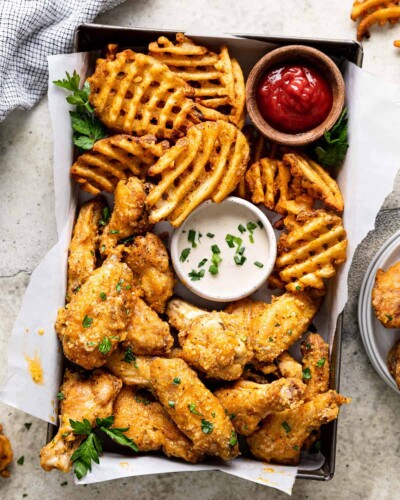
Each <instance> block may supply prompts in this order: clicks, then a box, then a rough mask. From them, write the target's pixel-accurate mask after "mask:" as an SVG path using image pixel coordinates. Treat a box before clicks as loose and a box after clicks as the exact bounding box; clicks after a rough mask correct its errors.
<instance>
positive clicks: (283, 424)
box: [282, 422, 292, 433]
mask: <svg viewBox="0 0 400 500" xmlns="http://www.w3.org/2000/svg"><path fill="white" fill-rule="evenodd" d="M282 427H283V428H284V429H285V431H286V433H289V432H290V431H291V430H292V429H291V428H290V425H289V424H288V423H287V422H282Z"/></svg>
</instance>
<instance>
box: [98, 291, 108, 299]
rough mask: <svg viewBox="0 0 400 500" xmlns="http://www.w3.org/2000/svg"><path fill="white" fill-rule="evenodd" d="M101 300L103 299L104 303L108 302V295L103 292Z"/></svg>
mask: <svg viewBox="0 0 400 500" xmlns="http://www.w3.org/2000/svg"><path fill="white" fill-rule="evenodd" d="M100 298H101V300H103V301H104V300H107V295H106V294H105V293H104V292H101V293H100Z"/></svg>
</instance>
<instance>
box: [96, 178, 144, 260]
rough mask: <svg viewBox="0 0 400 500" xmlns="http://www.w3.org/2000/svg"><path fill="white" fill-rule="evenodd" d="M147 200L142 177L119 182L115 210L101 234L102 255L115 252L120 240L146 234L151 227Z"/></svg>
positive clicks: (116, 190) (115, 195) (115, 196)
mask: <svg viewBox="0 0 400 500" xmlns="http://www.w3.org/2000/svg"><path fill="white" fill-rule="evenodd" d="M145 200H146V192H145V187H144V184H143V182H142V181H141V180H140V179H138V178H137V177H129V178H128V179H122V180H120V181H119V182H118V184H117V187H116V189H115V193H114V210H113V211H112V214H111V218H110V221H109V222H108V224H107V225H106V226H105V227H104V231H103V234H102V236H101V241H100V252H101V254H102V255H105V256H106V255H110V254H111V253H113V251H114V250H115V247H116V246H117V244H118V241H120V240H123V239H125V238H128V237H130V236H133V235H136V234H145V233H146V232H147V231H148V230H149V229H150V228H151V224H150V223H149V221H148V218H147V212H146V207H145Z"/></svg>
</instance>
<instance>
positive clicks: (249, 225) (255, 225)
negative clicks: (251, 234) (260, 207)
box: [246, 222, 257, 231]
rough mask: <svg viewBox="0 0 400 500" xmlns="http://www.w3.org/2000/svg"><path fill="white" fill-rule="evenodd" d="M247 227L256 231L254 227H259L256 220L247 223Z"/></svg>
mask: <svg viewBox="0 0 400 500" xmlns="http://www.w3.org/2000/svg"><path fill="white" fill-rule="evenodd" d="M246 227H247V229H248V230H249V231H254V229H257V224H255V223H254V222H248V223H247V224H246Z"/></svg>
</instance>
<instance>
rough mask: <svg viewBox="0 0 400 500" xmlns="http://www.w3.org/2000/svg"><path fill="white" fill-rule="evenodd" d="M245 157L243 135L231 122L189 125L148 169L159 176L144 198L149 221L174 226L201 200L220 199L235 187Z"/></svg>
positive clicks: (241, 172)
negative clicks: (164, 221) (185, 131)
mask: <svg viewBox="0 0 400 500" xmlns="http://www.w3.org/2000/svg"><path fill="white" fill-rule="evenodd" d="M248 158H249V146H248V144H247V141H246V138H245V136H244V135H243V134H242V132H240V130H238V129H237V128H236V127H235V126H234V125H231V124H229V123H226V122H224V121H217V122H204V123H201V124H199V125H196V126H194V127H192V128H190V129H189V131H188V134H187V136H186V137H184V138H182V139H179V140H178V142H177V143H176V144H175V146H173V147H172V148H171V149H169V150H167V151H166V152H165V154H164V155H163V156H162V157H161V158H160V159H159V160H158V162H157V163H156V164H155V165H153V166H152V167H150V169H149V171H148V174H149V175H150V176H160V180H159V182H158V184H156V185H155V186H154V187H153V188H152V189H151V190H150V193H149V194H148V196H147V200H146V203H147V207H148V209H149V212H150V221H151V222H152V223H156V222H159V221H161V220H169V221H170V222H171V224H172V225H173V226H174V227H177V226H179V225H180V224H181V223H182V222H183V221H184V220H185V218H186V217H187V216H188V215H189V214H190V212H192V210H194V209H195V208H196V207H197V206H198V205H199V204H200V203H201V202H203V201H205V200H207V199H212V200H213V201H215V202H216V203H219V202H221V201H222V200H224V199H225V198H226V197H227V196H228V195H229V194H230V193H231V192H232V191H233V190H234V189H235V188H236V186H237V184H238V182H239V180H240V178H241V177H242V175H243V174H244V171H245V169H246V164H247V161H248Z"/></svg>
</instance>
